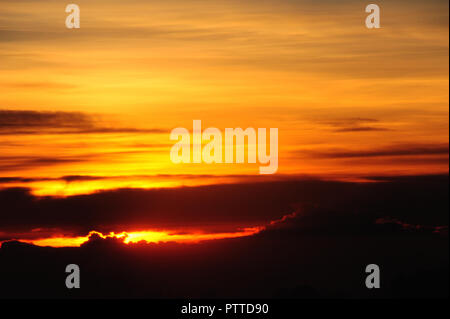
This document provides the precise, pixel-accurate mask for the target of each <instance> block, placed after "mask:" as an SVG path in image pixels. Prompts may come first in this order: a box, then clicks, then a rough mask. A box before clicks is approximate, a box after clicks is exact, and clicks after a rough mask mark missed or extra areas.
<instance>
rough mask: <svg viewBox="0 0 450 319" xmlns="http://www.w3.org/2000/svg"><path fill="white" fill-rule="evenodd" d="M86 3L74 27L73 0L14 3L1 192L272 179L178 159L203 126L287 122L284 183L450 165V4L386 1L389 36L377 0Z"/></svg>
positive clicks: (2, 5) (1, 77)
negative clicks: (186, 134) (371, 15)
mask: <svg viewBox="0 0 450 319" xmlns="http://www.w3.org/2000/svg"><path fill="white" fill-rule="evenodd" d="M74 2H75V3H76V4H78V5H79V7H80V9H81V28H80V29H72V30H69V29H67V28H66V27H65V19H66V16H67V14H66V13H65V6H66V5H67V4H69V3H70V2H64V1H56V0H44V1H31V0H30V1H23V0H20V1H18V0H14V1H13V0H11V1H5V0H0V186H2V185H3V186H5V185H32V186H33V187H34V188H35V191H36V193H40V194H71V193H79V192H85V191H90V190H93V189H99V188H114V187H119V186H134V187H152V186H171V185H180V184H190V183H191V184H195V183H199V182H200V180H202V181H206V180H208V179H209V181H208V182H211V177H207V176H204V175H223V176H228V175H233V176H232V177H231V179H232V180H233V179H239V178H242V177H239V176H241V175H256V174H258V165H223V164H214V165H194V164H190V165H174V164H172V163H171V162H170V159H169V151H170V147H171V145H172V144H173V142H172V141H170V140H169V134H170V131H171V130H172V129H173V128H176V127H180V126H181V127H186V128H188V129H189V130H192V120H194V119H199V120H202V123H203V126H204V128H206V127H211V126H214V127H218V128H220V129H224V128H226V127H232V128H234V127H243V128H246V127H254V128H258V127H265V128H270V127H277V128H278V129H279V170H278V173H279V174H281V175H283V176H284V175H314V176H321V177H331V178H344V179H346V178H352V179H353V178H364V177H366V176H374V175H397V174H401V175H404V174H424V173H443V172H445V173H446V172H448V141H449V135H448V129H449V126H448V123H449V121H448V116H449V114H448V98H449V97H448V84H449V83H448V76H449V73H448V70H449V69H448V56H449V51H448V50H449V42H448V35H449V34H448V1H441V0H434V1H399V0H396V1H393V0H391V1H378V0H377V1H372V2H374V3H376V4H378V5H379V6H380V8H381V26H382V27H381V29H367V28H366V27H365V18H366V16H367V13H365V6H366V5H368V4H369V3H372V2H369V1H301V0H298V1H294V0H267V1H261V0H259V1H256V0H255V1H253V0H249V1H237V0H236V1H235V0H223V1H218V0H209V1H192V0H168V1H144V0H140V1H139V0H130V1H117V0H109V1H106V0H95V1H94V0H90V1H87V0H76V1H74ZM55 112H57V113H55ZM180 174H182V175H191V174H198V175H202V176H198V178H195V177H192V176H178V175H180ZM73 175H77V176H79V175H83V176H91V178H90V179H89V178H85V177H84V178H78V179H76V178H72V179H70V178H67V177H66V178H63V179H61V178H60V177H64V176H73ZM156 175H157V176H156ZM168 175H176V176H168ZM93 176H96V178H94V177H93ZM149 176H153V177H149ZM227 179H230V177H227ZM212 181H216V182H223V181H225V179H217V178H213V179H212Z"/></svg>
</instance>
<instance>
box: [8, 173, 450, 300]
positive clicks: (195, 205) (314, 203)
mask: <svg viewBox="0 0 450 319" xmlns="http://www.w3.org/2000/svg"><path fill="white" fill-rule="evenodd" d="M378 181H379V182H378V183H365V184H358V183H341V182H324V181H311V180H308V181H287V182H270V183H259V184H258V183H256V184H242V185H221V186H208V187H193V188H179V189H170V190H169V189H161V190H116V191H108V192H101V193H97V194H92V195H85V196H75V197H69V198H54V197H47V198H35V197H33V196H32V195H30V193H29V192H28V191H27V190H25V189H6V190H3V191H2V192H0V207H2V211H1V214H0V216H1V220H0V225H1V227H0V237H1V236H3V237H4V236H5V234H6V233H8V231H12V230H15V231H18V230H23V229H25V228H30V227H58V228H68V229H72V230H73V231H79V232H83V231H84V230H85V229H88V228H96V227H100V228H114V227H115V225H118V224H120V223H124V224H133V223H135V222H137V221H139V222H140V223H143V224H148V225H150V224H152V225H171V226H182V225H189V224H198V225H200V224H209V223H221V222H227V221H232V222H234V223H245V222H247V221H260V220H265V219H266V220H273V219H275V218H276V217H278V216H282V215H284V214H285V213H286V212H296V215H295V217H293V218H286V219H285V220H284V222H282V223H274V224H272V225H270V226H269V227H268V228H267V229H266V230H265V231H263V232H261V233H259V234H257V235H254V236H250V237H244V238H235V239H225V240H214V241H207V242H203V243H199V244H176V243H165V244H142V243H138V244H124V243H123V242H122V241H121V240H119V239H114V238H107V239H102V238H100V237H99V236H96V235H93V236H91V237H90V240H89V241H88V242H87V243H85V244H83V245H82V246H81V247H80V248H50V247H36V246H32V245H28V244H24V243H20V242H16V241H11V242H5V243H3V245H2V247H1V249H0V297H3V298H17V297H38V298H47V297H62V298H77V297H84V298H108V297H112V298H136V297H139V298H195V297H208V298H211V297H212V298H214V297H229V298H230V297H231V298H232V297H255V298H256V297H269V298H330V297H332V298H336V297H338V298H372V297H375V298H377V297H380V298H386V297H388V298H391V297H392V298H406V297H425V298H430V297H448V257H449V255H448V228H447V227H448V205H449V201H448V187H449V184H448V176H420V177H417V176H415V177H414V176H410V177H398V178H397V177H389V178H378ZM3 239H5V238H3ZM70 263H76V264H78V265H79V266H80V267H81V271H82V276H81V278H82V284H81V285H82V289H79V290H68V289H66V288H65V286H64V280H65V276H66V274H65V273H64V269H65V266H66V265H67V264H70ZM371 263H375V264H377V265H379V266H380V269H381V273H382V288H381V289H378V290H368V289H367V288H366V287H365V284H364V281H365V277H366V273H365V266H366V265H368V264H371Z"/></svg>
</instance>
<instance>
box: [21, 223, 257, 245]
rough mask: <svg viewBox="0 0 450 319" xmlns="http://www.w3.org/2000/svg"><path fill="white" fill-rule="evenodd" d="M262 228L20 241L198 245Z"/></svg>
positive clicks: (50, 243) (35, 242)
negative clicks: (96, 240) (92, 239)
mask: <svg viewBox="0 0 450 319" xmlns="http://www.w3.org/2000/svg"><path fill="white" fill-rule="evenodd" d="M262 229H264V228H263V227H249V228H244V229H242V230H239V231H236V232H226V233H202V232H194V233H183V234H177V233H173V232H169V231H138V232H122V233H118V234H116V233H114V232H111V233H109V234H107V235H104V234H102V233H100V232H96V231H91V232H90V233H89V235H87V236H84V237H51V238H40V239H32V240H20V241H22V242H25V243H29V244H33V245H36V246H50V247H79V246H80V245H82V244H84V243H85V242H87V241H88V240H89V237H90V236H92V235H98V236H99V237H101V238H103V239H106V238H116V239H120V240H123V243H125V244H135V243H139V242H143V243H147V244H151V243H155V244H157V243H165V242H176V243H198V242H201V241H205V240H213V239H225V238H238V237H245V236H251V235H254V234H256V233H258V232H260V231H261V230H262Z"/></svg>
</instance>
